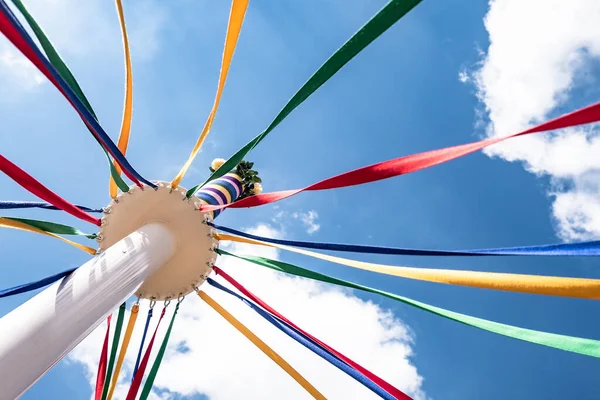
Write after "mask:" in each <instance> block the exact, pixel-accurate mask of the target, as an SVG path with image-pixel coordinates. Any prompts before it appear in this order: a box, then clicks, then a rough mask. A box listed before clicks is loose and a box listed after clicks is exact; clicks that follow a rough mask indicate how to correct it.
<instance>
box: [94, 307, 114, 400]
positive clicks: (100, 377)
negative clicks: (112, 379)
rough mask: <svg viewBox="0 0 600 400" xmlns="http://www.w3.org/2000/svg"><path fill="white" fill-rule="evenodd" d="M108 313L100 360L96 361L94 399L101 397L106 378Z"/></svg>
mask: <svg viewBox="0 0 600 400" xmlns="http://www.w3.org/2000/svg"><path fill="white" fill-rule="evenodd" d="M111 317H112V315H109V316H108V318H107V319H106V324H107V326H106V335H104V344H103V345H102V351H101V353H100V362H99V363H98V374H97V375H96V390H95V391H94V400H100V399H101V397H102V388H103V387H104V379H105V378H106V359H107V352H108V335H109V334H110V319H111Z"/></svg>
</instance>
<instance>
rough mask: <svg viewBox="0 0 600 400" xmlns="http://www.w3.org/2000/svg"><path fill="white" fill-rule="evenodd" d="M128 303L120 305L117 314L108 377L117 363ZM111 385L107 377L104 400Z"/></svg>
mask: <svg viewBox="0 0 600 400" xmlns="http://www.w3.org/2000/svg"><path fill="white" fill-rule="evenodd" d="M126 307H127V304H126V303H125V302H123V304H121V306H120V307H119V314H118V315H117V325H115V335H114V336H113V341H112V348H111V349H110V357H109V361H108V367H107V368H106V378H109V377H110V376H111V375H112V372H113V367H114V365H115V358H116V357H117V349H118V348H119V340H121V329H122V328H123V319H124V318H125V308H126ZM109 386H110V380H109V379H105V380H104V385H103V389H102V400H106V396H107V395H108V388H109Z"/></svg>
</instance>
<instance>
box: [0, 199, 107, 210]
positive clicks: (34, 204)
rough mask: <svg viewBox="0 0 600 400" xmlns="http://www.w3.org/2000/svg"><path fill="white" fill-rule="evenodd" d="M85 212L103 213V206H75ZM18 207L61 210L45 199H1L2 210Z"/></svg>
mask: <svg viewBox="0 0 600 400" xmlns="http://www.w3.org/2000/svg"><path fill="white" fill-rule="evenodd" d="M75 207H77V208H79V209H80V210H82V211H85V212H93V213H101V212H103V210H102V209H101V208H89V207H85V206H78V205H77V206H75ZM17 208H43V209H46V210H60V208H58V207H56V206H53V205H52V204H50V203H45V202H43V201H0V210H14V209H17Z"/></svg>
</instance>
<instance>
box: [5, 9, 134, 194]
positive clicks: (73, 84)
mask: <svg viewBox="0 0 600 400" xmlns="http://www.w3.org/2000/svg"><path fill="white" fill-rule="evenodd" d="M12 2H13V3H14V5H15V6H16V7H17V8H18V9H19V11H20V12H21V14H23V17H24V18H25V20H26V21H27V24H29V27H30V28H31V30H32V31H33V33H34V34H35V37H36V38H37V39H38V40H39V42H40V44H41V45H42V49H44V53H46V56H47V57H48V60H49V61H50V63H52V66H53V67H54V68H56V70H57V71H58V73H59V74H60V76H61V77H62V78H63V79H64V80H65V82H66V83H67V85H68V86H69V87H70V88H71V90H72V91H73V92H74V93H75V95H76V96H77V97H78V98H79V100H81V102H82V103H83V105H84V106H85V107H86V108H87V110H88V111H89V112H90V114H92V116H93V117H94V118H95V119H96V120H98V117H97V116H96V114H95V113H94V110H93V109H92V105H91V104H90V102H89V101H88V99H87V98H86V97H85V94H83V90H81V87H80V86H79V83H77V80H76V79H75V77H74V76H73V74H72V73H71V70H69V67H67V65H66V64H65V62H64V61H63V60H62V58H61V57H60V55H59V54H58V52H57V51H56V49H55V48H54V46H53V45H52V43H51V42H50V40H49V39H48V37H47V36H46V34H45V33H44V31H43V30H42V28H41V27H40V26H39V24H38V23H37V21H36V20H35V19H34V18H33V16H32V15H31V14H30V13H29V11H27V8H25V5H24V4H23V3H22V2H21V0H12ZM90 132H91V133H92V135H93V132H92V131H91V130H90ZM94 139H96V141H97V142H98V143H99V144H100V146H102V143H101V142H100V141H99V140H98V139H97V138H96V137H95V136H94ZM102 150H103V151H104V154H105V155H106V158H107V160H108V165H109V168H110V173H111V175H112V176H113V178H114V179H116V182H117V184H118V185H119V187H120V188H121V190H123V188H124V189H125V190H124V191H128V190H129V187H128V186H127V184H126V183H125V182H124V181H123V180H122V179H121V177H120V176H119V175H118V174H117V170H116V169H115V167H114V165H113V163H112V161H111V160H110V156H109V154H108V152H107V151H106V149H105V148H104V147H103V146H102Z"/></svg>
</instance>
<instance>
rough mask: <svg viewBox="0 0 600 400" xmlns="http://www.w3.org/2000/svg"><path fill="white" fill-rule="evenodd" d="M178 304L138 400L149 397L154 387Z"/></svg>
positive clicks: (178, 303)
mask: <svg viewBox="0 0 600 400" xmlns="http://www.w3.org/2000/svg"><path fill="white" fill-rule="evenodd" d="M180 304H181V302H180V301H178V302H177V305H176V306H175V311H174V312H173V316H172V317H171V322H170V323H169V328H168V329H167V333H166V334H165V337H164V339H163V341H162V344H161V345H160V348H159V349H158V353H157V354H156V359H155V360H154V364H152V368H150V373H149V374H148V378H146V383H144V388H143V389H142V394H141V395H140V400H146V399H147V398H148V396H149V395H150V391H151V390H152V385H154V380H155V379H156V375H157V374H158V369H159V368H160V364H161V362H162V359H163V357H164V355H165V351H166V350H167V344H168V343H169V337H171V330H172V329H173V323H174V322H175V317H176V316H177V312H178V311H179V305H180Z"/></svg>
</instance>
